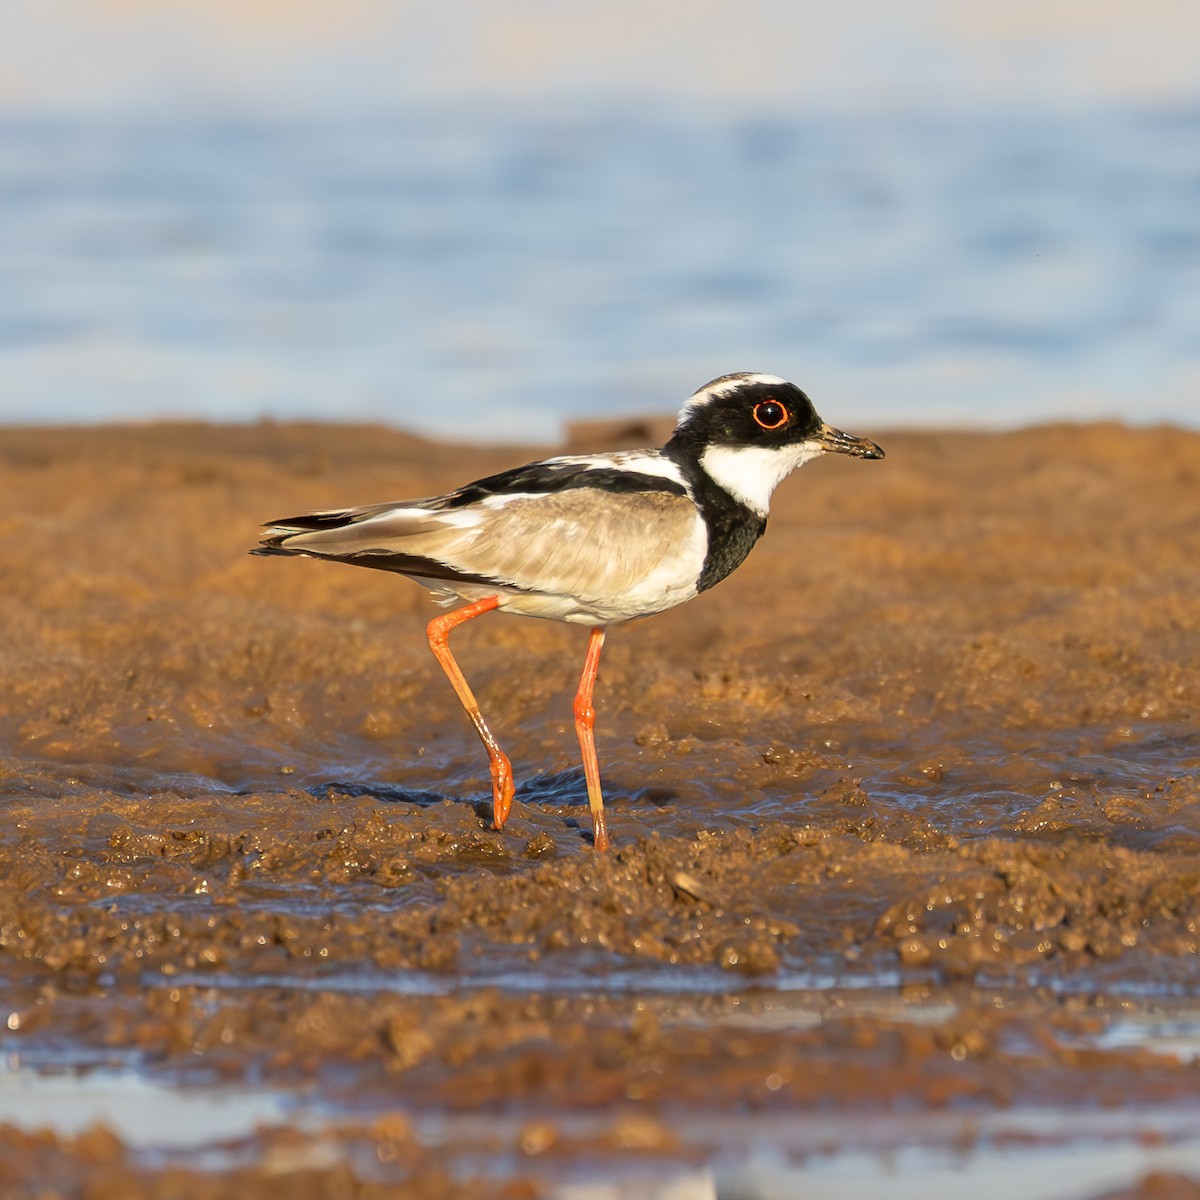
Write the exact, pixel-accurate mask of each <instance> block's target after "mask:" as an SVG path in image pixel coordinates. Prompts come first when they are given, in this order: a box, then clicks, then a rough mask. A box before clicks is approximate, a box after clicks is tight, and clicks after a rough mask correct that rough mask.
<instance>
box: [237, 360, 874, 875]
mask: <svg viewBox="0 0 1200 1200" xmlns="http://www.w3.org/2000/svg"><path fill="white" fill-rule="evenodd" d="M831 452H832V453H835V454H847V455H850V456H852V457H855V458H864V459H879V458H883V457H884V452H883V450H882V449H880V447H879V446H878V445H876V444H875V443H874V442H872V441H869V440H868V439H866V438H861V437H855V436H853V435H851V434H848V433H843V432H841V431H840V430H838V429H834V428H833V427H832V426H830V425H827V424H826V423H825V422H824V421H822V420H821V418H820V417H819V416H818V415H817V412H816V409H815V408H814V407H813V403H812V401H811V400H810V399H809V397H808V396H807V395H806V394H805V393H804V392H803V391H801V389H800V388H799V387H797V386H796V384H794V383H789V382H788V381H787V380H785V379H781V378H780V377H779V376H776V375H766V374H761V373H758V372H749V371H742V372H737V373H735V374H731V375H722V376H721V377H720V378H718V379H714V380H712V381H711V382H709V383H706V384H705V385H704V386H703V387H701V388H700V389H699V390H697V391H696V392H695V393H693V394H692V396H691V397H690V398H689V399H688V400H687V401H686V402H685V403H684V405H683V407H682V409H681V410H680V412H679V416H678V419H677V421H676V424H675V428H674V431H673V433H672V434H671V437H670V439H669V440H668V441H667V443H666V445H664V446H663V447H662V448H661V449H649V450H624V451H612V452H609V453H600V454H582V455H565V456H559V457H555V458H547V459H543V460H541V461H539V462H533V463H529V464H527V465H525V466H520V467H516V468H513V469H511V470H507V471H502V472H500V473H499V474H496V475H490V476H488V477H487V478H484V479H478V480H475V481H474V482H472V483H468V484H465V485H464V486H462V487H460V488H457V489H456V490H455V491H452V492H447V493H446V494H444V495H440V496H429V497H425V498H423V499H416V500H402V501H398V502H394V503H387V504H371V505H366V506H364V507H360V508H342V509H334V510H331V511H326V512H314V513H307V514H304V515H301V516H298V517H284V518H280V519H277V520H274V521H270V522H268V523H267V524H266V526H265V532H263V534H262V535H261V538H260V543H261V544H260V545H259V546H258V547H257V548H256V549H254V550H252V551H251V553H252V554H264V555H302V556H307V557H310V558H319V559H330V560H332V561H336V562H344V563H352V564H354V565H355V566H360V567H373V568H375V569H378V570H383V571H393V572H396V573H398V574H400V575H404V576H407V577H408V578H409V579H412V580H414V581H415V582H417V583H418V584H421V585H423V586H424V587H425V588H426V589H427V590H428V591H429V593H430V596H431V597H432V599H433V600H434V601H436V602H437V603H438V604H440V605H442V606H443V607H448V606H450V605H454V604H458V605H461V607H456V608H453V609H452V610H451V611H449V612H446V613H443V614H441V615H439V616H435V617H434V618H433V619H432V620H431V621H430V622H429V624H428V626H427V628H426V636H427V638H428V641H429V646H430V649H431V650H432V651H433V654H434V656H435V657H436V659H437V661H438V663H439V664H440V665H441V667H442V670H443V671H444V672H445V674H446V676H447V678H448V679H449V681H450V684H451V686H452V687H453V688H454V691H455V693H456V694H457V696H458V699H459V702H460V703H461V704H462V706H463V708H464V709H465V710H466V713H467V715H468V717H469V718H470V721H471V723H472V725H473V726H474V727H475V731H476V733H477V734H478V735H479V738H480V740H481V741H482V743H483V745H484V748H485V749H486V751H487V755H488V761H489V766H490V771H491V778H492V828H493V829H495V830H502V829H503V828H504V823H505V821H506V819H507V817H508V814H509V811H510V809H511V806H512V801H513V796H514V794H515V783H514V778H513V770H512V764H511V762H510V760H509V758H508V756H507V755H506V754H505V753H504V751H503V750H501V748H500V746H499V744H498V743H497V741H496V738H495V736H494V735H493V734H492V731H491V729H490V728H489V727H488V724H487V722H486V721H485V719H484V717H483V714H482V713H481V711H480V708H479V704H478V702H477V700H476V699H475V695H474V693H473V692H472V690H471V687H470V684H469V683H468V682H467V679H466V677H465V676H464V675H463V672H462V670H461V668H460V667H459V665H458V662H457V661H456V659H455V658H454V655H453V654H452V652H451V650H450V634H451V632H452V631H453V630H455V629H457V628H458V627H459V626H460V625H462V624H464V623H465V622H467V621H471V620H474V619H475V618H476V617H479V616H482V615H483V614H485V613H489V612H493V611H499V612H502V613H512V614H517V615H521V616H527V617H541V618H544V619H548V620H552V621H564V622H568V623H570V624H581V625H585V626H587V627H588V628H589V630H590V632H589V636H588V642H587V652H586V655H585V658H584V666H583V672H582V674H581V676H580V679H579V686H578V688H577V690H576V693H575V702H574V718H575V731H576V734H577V736H578V739H579V746H580V753H581V756H582V759H583V768H584V778H585V781H586V784H587V794H588V805H589V808H590V810H591V818H592V844H593V846H594V848H595V849H596V850H598V851H603V850H606V849H608V847H609V836H608V830H607V824H606V820H605V813H604V798H603V793H602V790H601V783H600V767H599V761H598V758H597V755H596V741H595V724H596V709H595V705H594V701H593V694H594V688H595V683H596V677H597V674H598V671H599V665H600V652H601V649H602V647H603V645H604V639H605V634H606V631H607V630H608V628H609V626H612V625H619V624H622V623H624V622H626V621H632V620H635V619H638V618H641V617H648V616H652V615H654V614H656V613H661V612H665V611H666V610H667V609H670V608H674V607H675V606H676V605H678V604H682V603H684V602H685V601H687V600H691V599H693V598H694V597H695V596H698V595H699V594H700V593H701V592H705V591H707V590H708V589H709V588H711V587H712V586H713V585H714V584H717V583H720V582H721V580H723V579H724V578H725V577H726V576H727V575H729V574H730V572H732V571H733V570H734V569H735V568H737V567H738V566H739V565H740V564H741V563H742V562H743V561H744V560H745V558H746V556H747V554H749V553H750V550H751V549H752V548H753V546H754V544H755V543H756V542H757V541H758V539H759V538H760V537H761V536H762V533H763V531H764V529H765V528H766V525H767V516H768V510H769V507H770V501H771V495H772V493H773V492H774V490H775V488H776V486H777V485H778V484H779V483H780V482H781V481H782V480H783V479H785V478H786V477H787V476H788V475H789V474H790V473H791V472H792V471H793V470H795V469H796V468H797V467H799V466H801V465H802V464H803V463H806V462H808V461H809V460H810V459H813V458H817V457H819V456H820V455H822V454H826V453H831Z"/></svg>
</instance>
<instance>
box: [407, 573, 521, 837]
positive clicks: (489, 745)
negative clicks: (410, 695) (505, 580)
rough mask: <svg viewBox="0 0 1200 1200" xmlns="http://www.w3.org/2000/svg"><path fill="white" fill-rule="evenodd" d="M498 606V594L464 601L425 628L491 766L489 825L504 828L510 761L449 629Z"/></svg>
mask: <svg viewBox="0 0 1200 1200" xmlns="http://www.w3.org/2000/svg"><path fill="white" fill-rule="evenodd" d="M499 607H500V597H499V596H487V597H485V598H484V599H483V600H476V601H475V603H474V604H468V605H467V606H466V607H465V608H456V609H455V610H454V611H453V612H448V613H446V614H445V615H443V616H440V617H434V618H433V620H432V621H430V622H429V625H428V627H427V629H426V631H425V632H426V635H427V636H428V638H429V648H430V650H432V651H433V653H434V655H435V656H436V657H437V660H438V662H439V663H441V664H442V670H443V671H445V672H446V678H447V679H449V680H450V684H451V686H452V687H453V688H454V690H455V692H456V693H457V695H458V698H459V701H460V702H461V703H462V706H463V708H465V709H466V710H467V716H468V717H470V718H471V724H472V725H474V726H475V732H476V733H478V734H479V740H480V741H481V742H483V746H484V749H485V750H487V753H488V761H489V762H490V763H491V767H492V828H493V829H503V828H504V822H505V821H506V820H507V819H508V810H509V809H510V808H512V801H513V792H514V791H515V788H514V786H513V773H512V763H510V762H509V761H508V755H506V754H505V753H504V751H503V750H501V749H500V746H499V744H498V743H497V741H496V739H495V738H494V737H493V736H492V731H491V730H490V729H489V728H488V727H487V723H486V722H485V721H484V719H483V714H482V713H481V712H480V711H479V702H478V701H477V700H476V699H475V693H474V692H472V691H471V685H470V684H469V683H467V680H466V676H465V675H463V673H462V670H461V669H460V668H459V665H458V663H457V662H455V661H454V655H453V654H451V653H450V631H451V630H452V629H454V628H456V627H457V626H459V625H461V624H462V623H463V622H464V621H469V620H471V618H472V617H479V616H482V615H483V614H484V613H486V612H491V611H492V609H494V608H499Z"/></svg>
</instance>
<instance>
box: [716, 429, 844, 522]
mask: <svg viewBox="0 0 1200 1200" xmlns="http://www.w3.org/2000/svg"><path fill="white" fill-rule="evenodd" d="M824 452H825V450H824V447H823V446H822V445H821V443H820V442H818V441H811V442H796V443H794V444H793V445H791V446H779V447H770V446H709V448H708V449H707V450H705V451H704V453H703V454H702V455H700V466H701V467H702V468H703V469H704V472H705V473H706V474H707V475H708V477H709V478H710V479H711V480H712V481H713V482H714V483H715V484H717V486H718V487H722V488H724V489H725V491H727V492H728V493H729V494H730V495H731V496H732V497H733V498H734V499H735V500H738V501H740V502H741V503H742V504H744V505H745V506H746V507H747V508H750V509H753V510H754V512H756V513H758V515H759V516H760V517H765V516H766V515H767V511H768V510H769V508H770V507H771V493H772V492H773V491H774V490H775V489H776V487H778V485H779V484H780V483H781V482H782V481H783V480H784V479H786V478H787V477H788V476H789V475H790V474H791V473H792V472H793V471H794V470H795V469H796V468H797V467H799V466H802V465H803V464H804V463H806V462H808V460H809V459H810V458H816V457H817V456H818V455H821V454H824Z"/></svg>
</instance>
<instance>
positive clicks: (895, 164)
mask: <svg viewBox="0 0 1200 1200" xmlns="http://www.w3.org/2000/svg"><path fill="white" fill-rule="evenodd" d="M1198 138H1200V117H1198V116H1197V114H1196V112H1194V111H1192V110H1184V111H1145V112H1139V111H1117V110H1105V111H1094V112H1086V113H1078V114H1072V115H1062V114H1058V115H1054V114H1045V113H1039V114H1026V115H1022V114H1020V113H1013V112H998V113H991V114H989V113H978V112H976V113H963V114H948V115H944V116H939V117H903V116H892V117H887V118H882V119H881V118H878V117H874V118H869V119H868V118H852V117H837V116H832V115H816V114H813V115H796V116H780V117H772V118H761V119H756V120H741V121H732V120H728V121H727V120H719V119H718V120H701V119H699V118H695V117H685V116H683V115H670V114H668V113H662V114H659V115H656V114H655V113H653V112H651V111H633V110H620V109H617V110H610V111H608V112H607V113H602V114H600V115H592V116H588V117H580V116H575V117H570V116H565V115H564V116H561V117H556V116H554V115H553V114H546V113H539V114H537V115H536V116H528V115H527V116H520V117H519V116H516V115H509V116H505V115H503V114H500V113H488V114H483V113H478V112H474V113H472V112H461V113H459V114H458V115H457V116H447V115H429V116H426V115H425V114H409V115H407V116H398V117H393V118H387V119H385V118H382V117H381V118H379V119H376V120H373V121H358V122H352V121H350V120H349V119H342V120H341V121H340V122H339V121H334V120H331V121H330V122H329V123H327V124H322V123H317V122H311V121H310V122H306V123H299V122H297V123H284V122H277V123H257V124H255V123H235V122H230V123H219V122H209V123H188V122H186V121H181V120H168V119H165V118H164V119H163V120H161V121H158V120H155V119H154V118H153V117H149V116H147V117H146V118H144V119H142V120H136V121H134V120H130V121H124V122H110V123H107V124H105V123H89V122H87V121H86V120H77V121H73V122H72V121H64V122H61V123H53V122H50V121H22V120H20V119H17V118H8V119H7V120H6V121H5V122H4V123H3V124H2V125H0V269H2V270H3V272H4V275H5V280H6V283H5V287H4V292H3V296H0V374H2V377H3V380H4V383H3V387H2V389H0V419H5V420H9V421H13V420H16V421H23V422H28V421H35V422H36V421H59V420H71V421H78V420H95V419H108V418H114V417H140V416H147V415H161V414H191V415H200V416H206V417H212V418H220V419H247V418H255V417H257V416H259V415H261V414H270V415H273V416H277V417H285V418H286V417H294V416H316V417H320V418H326V419H338V418H341V419H346V418H371V419H383V420H387V421H389V422H393V423H397V424H400V425H403V426H405V427H409V428H415V429H419V430H422V431H427V432H434V433H438V434H442V435H449V436H454V437H463V436H470V437H474V438H496V437H502V438H505V439H509V440H518V439H530V438H534V439H542V440H547V441H549V440H553V439H555V438H556V437H558V435H559V432H560V429H561V425H562V423H563V422H564V421H567V420H570V419H572V418H577V417H581V416H592V415H597V414H600V415H603V414H612V413H628V412H643V411H647V410H652V411H670V410H673V409H674V407H675V406H677V404H678V402H679V400H680V399H681V398H682V397H683V396H685V395H686V394H687V393H688V392H689V391H690V390H691V389H692V388H693V387H695V386H698V385H699V384H700V383H702V382H703V381H704V380H705V379H707V378H710V377H711V376H713V375H716V374H720V373H724V372H725V371H728V370H734V369H747V368H750V369H763V370H772V371H776V372H780V373H784V374H789V375H793V376H796V377H798V378H801V379H802V380H803V381H805V382H806V383H808V384H809V386H810V387H811V388H812V389H813V391H814V393H815V394H816V395H817V396H818V397H819V398H820V399H821V400H822V401H823V402H824V404H825V408H826V410H828V411H829V412H830V413H833V412H835V411H836V413H837V415H838V420H839V421H842V422H845V423H850V422H859V423H861V422H864V421H867V422H875V423H880V422H883V423H887V424H891V425H895V424H910V425H911V424H929V423H946V422H949V423H957V424H980V423H982V424H986V425H990V426H995V425H1000V426H1012V425H1016V424H1020V423H1025V422H1030V421H1038V420H1044V419H1047V418H1055V417H1097V416H1100V417H1104V416H1119V417H1122V418H1125V419H1129V420H1133V421H1137V422H1142V421H1160V420H1172V421H1177V422H1184V423H1188V424H1192V425H1195V424H1196V422H1197V421H1198V420H1200V409H1198V407H1197V404H1196V401H1195V381H1196V378H1197V371H1198V369H1200V334H1198V332H1197V331H1198V330H1200V301H1198V299H1197V297H1200V165H1198V160H1197V157H1196V154H1195V147H1196V144H1197V139H1198Z"/></svg>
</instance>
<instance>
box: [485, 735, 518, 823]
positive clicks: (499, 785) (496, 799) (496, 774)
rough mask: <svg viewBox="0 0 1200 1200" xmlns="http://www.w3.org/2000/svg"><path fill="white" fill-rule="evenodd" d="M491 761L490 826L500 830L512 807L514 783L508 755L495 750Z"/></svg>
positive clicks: (514, 791) (514, 792)
mask: <svg viewBox="0 0 1200 1200" xmlns="http://www.w3.org/2000/svg"><path fill="white" fill-rule="evenodd" d="M490 757H491V763H492V828H493V829H495V830H501V829H503V828H504V822H505V821H507V820H508V814H509V812H510V811H511V809H512V802H513V796H514V795H515V794H516V790H517V789H516V784H515V783H514V782H513V770H512V763H511V762H509V760H508V755H506V754H504V753H503V752H497V753H496V754H495V755H492V756H490Z"/></svg>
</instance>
